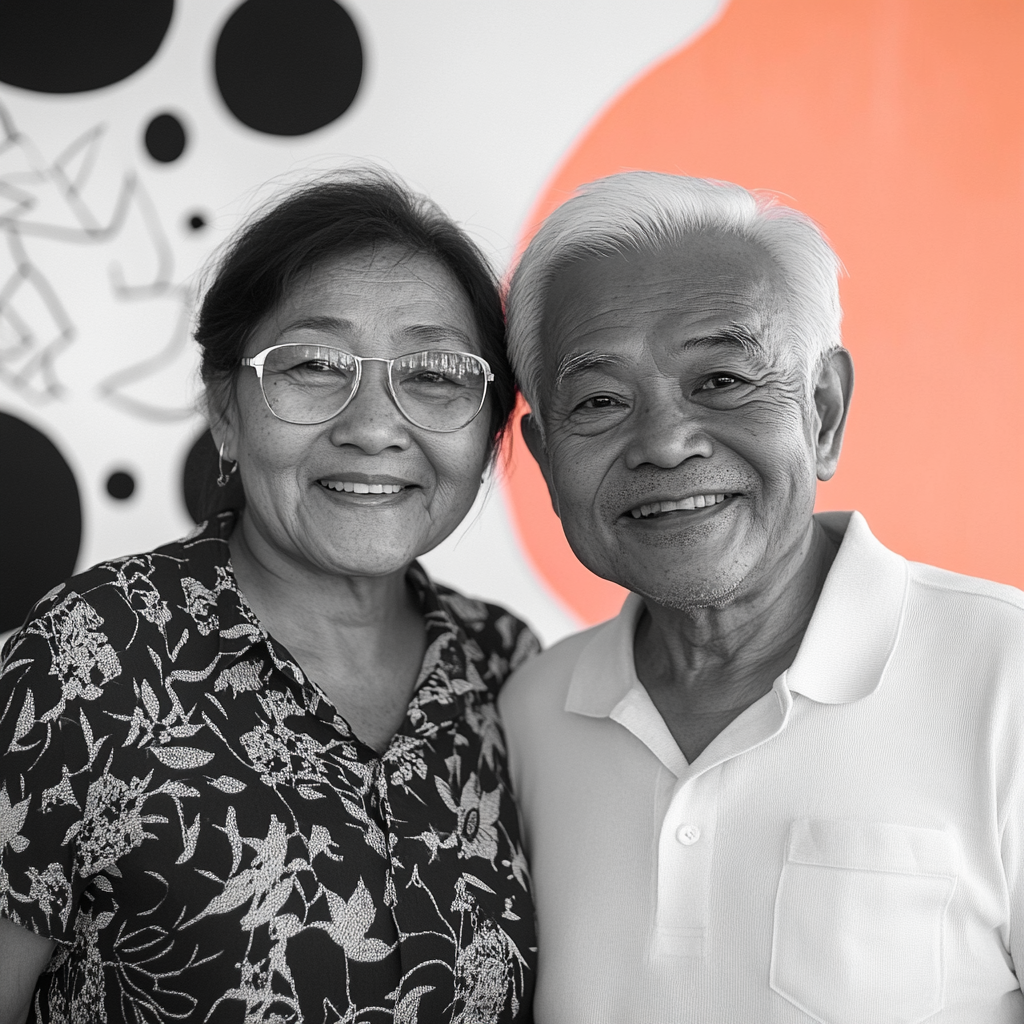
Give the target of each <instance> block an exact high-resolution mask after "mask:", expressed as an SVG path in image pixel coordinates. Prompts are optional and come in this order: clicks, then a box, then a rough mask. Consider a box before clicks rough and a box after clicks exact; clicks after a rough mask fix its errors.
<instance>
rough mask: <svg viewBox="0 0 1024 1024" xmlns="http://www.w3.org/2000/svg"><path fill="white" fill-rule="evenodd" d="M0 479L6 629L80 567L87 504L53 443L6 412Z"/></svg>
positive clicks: (0, 609)
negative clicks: (77, 564)
mask: <svg viewBox="0 0 1024 1024" xmlns="http://www.w3.org/2000/svg"><path fill="white" fill-rule="evenodd" d="M0 479H3V481H4V499H3V501H0V538H2V543H0V580H3V585H2V586H0V632H6V631H7V630H9V629H15V628H17V627H18V626H20V625H21V624H22V622H23V621H24V619H25V615H26V614H27V613H28V611H29V609H30V608H31V607H32V605H33V604H35V602H36V601H38V600H39V598H41V597H42V596H43V595H44V594H45V593H46V592H47V591H48V590H51V589H53V587H55V586H56V585H57V584H58V583H61V582H62V581H63V580H65V579H67V577H68V576H70V575H71V574H72V573H73V572H74V571H75V562H76V561H77V560H78V549H79V545H80V544H81V541H82V503H81V501H80V499H79V496H78V485H77V484H76V483H75V476H74V474H73V473H72V472H71V467H70V466H69V465H68V464H67V462H66V461H65V460H64V457H63V456H62V455H61V453H60V452H59V451H58V450H57V448H56V446H55V445H54V444H53V442H52V441H51V440H50V439H49V438H48V437H47V436H46V435H45V434H42V433H40V431H38V430H36V428H35V427H32V426H29V424H27V423H25V422H24V420H21V419H18V417H17V416H12V415H10V414H9V413H2V412H0Z"/></svg>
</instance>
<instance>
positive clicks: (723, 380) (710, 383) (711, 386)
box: [698, 373, 740, 391]
mask: <svg viewBox="0 0 1024 1024" xmlns="http://www.w3.org/2000/svg"><path fill="white" fill-rule="evenodd" d="M739 382H740V380H739V377H733V376H732V375H731V374H728V373H716V374H714V375H713V376H711V377H708V378H707V380H705V381H704V383H703V384H701V386H700V388H699V389H698V390H700V391H721V390H722V389H723V388H730V387H732V386H733V385H734V384H738V383H739Z"/></svg>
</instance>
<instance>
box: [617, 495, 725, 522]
mask: <svg viewBox="0 0 1024 1024" xmlns="http://www.w3.org/2000/svg"><path fill="white" fill-rule="evenodd" d="M733 497H735V495H734V494H733V493H732V492H730V491H707V492H705V493H703V494H691V495H688V496H687V497H685V498H665V499H659V500H657V501H649V502H644V503H643V504H641V505H637V506H635V507H634V508H631V509H630V510H629V513H628V514H629V515H630V516H632V517H633V518H634V519H650V518H652V517H654V516H660V515H664V514H665V513H666V512H693V511H696V510H697V509H702V508H711V507H713V506H715V505H721V504H722V503H723V502H725V501H728V500H729V499H730V498H733Z"/></svg>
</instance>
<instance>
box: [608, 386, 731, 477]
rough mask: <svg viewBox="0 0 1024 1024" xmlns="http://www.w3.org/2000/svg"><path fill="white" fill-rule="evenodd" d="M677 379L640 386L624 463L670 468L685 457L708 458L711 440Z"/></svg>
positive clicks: (697, 411) (680, 462) (631, 418)
mask: <svg viewBox="0 0 1024 1024" xmlns="http://www.w3.org/2000/svg"><path fill="white" fill-rule="evenodd" d="M700 412H701V410H699V409H697V408H694V407H693V405H692V404H691V403H689V402H687V400H686V398H685V397H684V396H683V394H682V393H681V392H680V389H679V384H678V382H676V381H658V382H657V383H655V384H652V386H650V387H648V388H645V389H643V391H642V392H641V394H640V396H639V401H638V403H637V406H636V408H635V409H634V412H633V415H632V416H631V417H630V420H631V428H632V430H631V436H630V440H629V443H628V445H627V446H626V451H625V459H626V465H627V466H628V467H629V468H630V469H637V468H639V467H640V466H643V465H652V466H657V467H658V468H659V469H672V468H674V467H675V466H679V465H681V464H682V463H684V462H685V461H686V460H687V459H691V458H694V457H697V458H710V457H711V454H712V451H713V448H714V443H713V440H712V437H711V435H710V433H708V431H707V429H706V426H705V425H704V423H703V422H702V418H701V416H700Z"/></svg>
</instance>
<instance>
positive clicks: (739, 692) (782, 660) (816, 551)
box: [633, 520, 837, 763]
mask: <svg viewBox="0 0 1024 1024" xmlns="http://www.w3.org/2000/svg"><path fill="white" fill-rule="evenodd" d="M836 551H837V547H836V545H835V543H834V542H833V541H832V540H831V539H830V538H829V537H828V535H827V534H826V533H825V531H824V530H823V529H822V528H821V526H819V525H818V524H817V523H816V522H814V521H813V520H812V522H811V524H810V526H809V528H808V533H807V536H806V537H805V539H804V542H803V543H802V544H801V545H800V546H799V548H798V549H797V550H796V551H795V552H794V554H793V556H792V557H791V558H790V559H789V560H788V564H787V565H786V567H785V570H786V571H783V572H782V573H780V574H777V575H776V576H775V577H774V579H773V580H772V581H771V583H770V584H769V585H766V586H763V587H760V588H757V589H756V590H755V591H753V592H750V593H746V594H743V595H742V596H740V597H738V598H736V599H734V600H732V601H730V602H728V603H727V604H725V605H724V606H722V607H711V608H703V607H702V608H691V609H685V610H679V609H674V608H667V607H665V606H663V605H658V604H656V603H654V602H653V601H647V602H646V610H645V611H644V613H643V614H642V615H641V618H640V621H639V623H638V624H637V630H636V636H635V638H634V641H633V654H634V660H635V663H636V671H637V675H638V677H639V679H640V681H641V682H642V683H643V685H644V687H645V688H646V690H647V691H648V693H649V694H650V696H651V700H652V701H653V702H654V704H655V706H656V707H657V708H658V711H659V712H660V713H661V715H662V717H663V718H664V719H665V722H666V724H667V725H668V727H669V729H670V731H671V732H672V735H673V736H674V737H675V739H676V742H677V743H678V744H679V748H680V750H681V751H682V753H683V756H684V757H686V759H687V761H689V762H691V763H692V762H693V761H694V760H695V758H696V757H697V756H698V755H699V754H700V752H701V751H702V750H703V749H704V748H705V747H706V746H707V745H708V744H709V743H710V742H711V741H712V740H713V739H714V738H715V736H717V735H718V734H719V733H720V732H721V731H722V730H723V729H724V728H725V727H726V726H727V725H728V724H729V723H730V722H731V721H732V720H733V719H734V718H736V717H737V716H738V715H740V714H741V713H742V712H743V711H744V710H745V709H746V708H748V707H749V706H750V705H751V704H753V703H754V702H755V701H756V700H758V699H759V698H760V697H762V696H763V695H764V694H766V693H767V692H768V691H769V690H770V689H771V688H772V684H773V683H774V681H775V679H776V678H777V677H778V676H779V675H780V674H781V673H782V672H783V671H785V670H786V669H787V668H789V666H790V665H791V664H792V663H793V659H794V658H795V657H796V652H797V650H798V648H799V646H800V642H801V640H802V639H803V635H804V632H805V631H806V629H807V624H808V623H809V622H810V620H811V615H812V614H813V612H814V607H815V605H816V604H817V601H818V596H819V595H820V593H821V588H822V586H823V585H824V583H825V577H826V576H827V575H828V571H829V569H830V568H831V566H832V562H833V560H834V558H835V555H836Z"/></svg>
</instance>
